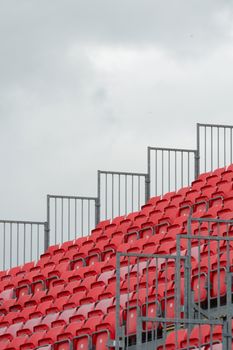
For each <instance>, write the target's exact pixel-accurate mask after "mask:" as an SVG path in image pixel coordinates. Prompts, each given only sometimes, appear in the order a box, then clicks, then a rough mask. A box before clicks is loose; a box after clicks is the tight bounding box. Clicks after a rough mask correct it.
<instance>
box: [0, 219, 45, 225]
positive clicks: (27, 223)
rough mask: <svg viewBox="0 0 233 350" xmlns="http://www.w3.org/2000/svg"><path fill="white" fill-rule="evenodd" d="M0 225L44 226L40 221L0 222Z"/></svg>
mask: <svg viewBox="0 0 233 350" xmlns="http://www.w3.org/2000/svg"><path fill="white" fill-rule="evenodd" d="M0 224H24V225H45V224H46V222H41V221H22V220H19V221H17V220H0Z"/></svg>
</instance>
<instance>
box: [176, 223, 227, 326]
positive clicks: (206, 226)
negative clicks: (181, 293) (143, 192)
mask: <svg viewBox="0 0 233 350" xmlns="http://www.w3.org/2000/svg"><path fill="white" fill-rule="evenodd" d="M232 229H233V220H221V219H212V218H191V217H190V218H189V220H188V234H187V235H178V236H177V252H178V254H183V253H184V252H185V251H184V250H183V253H182V249H183V248H184V246H186V255H187V264H188V273H187V275H186V276H187V280H186V286H187V295H186V302H185V306H186V317H188V318H192V317H194V316H195V315H196V317H197V318H201V317H206V318H208V319H213V318H216V317H223V316H226V318H227V319H228V320H229V322H231V319H232V316H233V315H232V273H233V236H232ZM184 242H186V243H187V244H183V243H184ZM229 332H230V333H231V327H230V330H229Z"/></svg>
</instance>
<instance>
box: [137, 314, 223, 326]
mask: <svg viewBox="0 0 233 350" xmlns="http://www.w3.org/2000/svg"><path fill="white" fill-rule="evenodd" d="M140 319H141V321H144V322H152V323H153V322H156V323H157V322H162V323H186V324H197V325H199V324H200V325H205V324H206V325H210V326H214V325H223V320H221V319H216V320H213V319H211V320H209V319H208V320H204V319H200V320H198V319H190V318H181V319H177V318H165V317H155V318H153V317H143V316H142V317H140Z"/></svg>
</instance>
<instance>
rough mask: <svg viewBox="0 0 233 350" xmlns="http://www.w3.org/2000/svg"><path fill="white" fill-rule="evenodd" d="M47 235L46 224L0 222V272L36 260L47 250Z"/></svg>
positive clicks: (14, 221)
mask: <svg viewBox="0 0 233 350" xmlns="http://www.w3.org/2000/svg"><path fill="white" fill-rule="evenodd" d="M48 234H49V232H48V224H47V222H37V221H16V220H0V240H1V244H0V250H2V252H1V254H0V260H2V262H1V264H0V270H1V269H2V270H6V269H9V268H11V267H13V266H18V265H22V264H24V263H26V262H27V261H32V260H33V259H34V260H37V259H38V258H39V256H40V254H42V253H43V252H44V250H46V249H47V243H48ZM42 235H43V236H42ZM6 247H8V248H9V249H8V251H9V258H8V257H7V256H6V250H7V249H6Z"/></svg>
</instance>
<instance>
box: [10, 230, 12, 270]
mask: <svg viewBox="0 0 233 350" xmlns="http://www.w3.org/2000/svg"><path fill="white" fill-rule="evenodd" d="M10 267H12V223H10Z"/></svg>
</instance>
